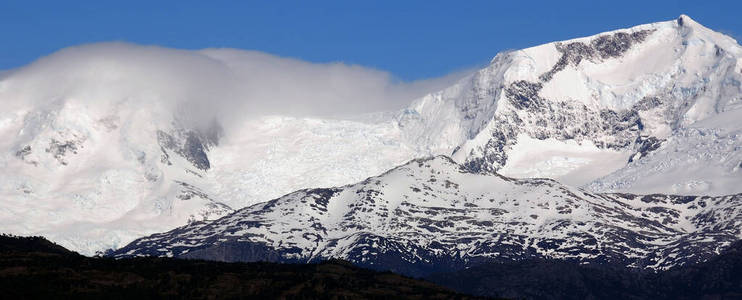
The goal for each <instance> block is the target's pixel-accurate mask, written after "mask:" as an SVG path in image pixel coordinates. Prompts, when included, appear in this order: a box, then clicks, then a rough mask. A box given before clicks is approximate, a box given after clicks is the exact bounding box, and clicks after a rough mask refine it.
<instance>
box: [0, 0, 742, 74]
mask: <svg viewBox="0 0 742 300" xmlns="http://www.w3.org/2000/svg"><path fill="white" fill-rule="evenodd" d="M73 2H74V3H73ZM565 2H566V1H543V2H539V1H531V2H526V1H337V2H335V1H296V2H290V1H254V2H252V1H240V2H237V1H234V2H231V1H173V2H165V1H141V2H140V1H13V0H10V1H2V3H0V37H2V41H0V43H1V45H2V46H1V47H0V70H2V69H10V68H15V67H19V66H22V65H25V64H27V63H29V62H31V61H33V60H35V59H36V58H39V57H41V56H44V55H48V54H50V53H52V52H54V51H56V50H59V49H61V48H64V47H67V46H72V45H78V44H85V43H93V42H102V41H127V42H133V43H139V44H154V45H161V46H166V47H174V48H184V49H201V48H208V47H231V48H240V49H250V50H259V51H264V52H268V53H272V54H276V55H280V56H287V57H294V58H299V59H303V60H307V61H312V62H335V61H340V62H345V63H349V64H359V65H363V66H367V67H372V68H377V69H380V70H385V71H389V72H391V73H392V74H393V75H394V76H395V77H396V78H399V79H401V80H405V81H408V80H416V79H423V78H430V77H437V76H442V75H445V74H448V73H450V72H453V71H457V70H461V69H466V68H471V67H475V66H479V65H483V64H485V63H486V62H487V61H489V59H490V58H491V57H493V56H494V55H495V54H497V52H499V51H502V50H506V49H517V48H524V47H528V46H533V45H538V44H542V43H546V42H550V41H554V40H562V39H568V38H573V37H579V36H585V35H592V34H595V33H599V32H602V31H607V30H612V29H618V28H623V27H629V26H633V25H638V24H643V23H650V22H655V21H662V20H670V19H674V18H676V17H677V16H678V15H680V14H681V13H685V14H688V15H690V16H691V17H692V18H694V19H695V20H696V21H698V22H699V23H701V24H704V25H705V26H707V27H710V28H712V29H714V30H717V31H721V32H724V33H727V34H730V35H732V36H734V37H735V38H737V39H738V40H739V39H740V36H741V35H742V17H741V16H740V12H742V1H650V0H644V1H572V2H568V3H565Z"/></svg>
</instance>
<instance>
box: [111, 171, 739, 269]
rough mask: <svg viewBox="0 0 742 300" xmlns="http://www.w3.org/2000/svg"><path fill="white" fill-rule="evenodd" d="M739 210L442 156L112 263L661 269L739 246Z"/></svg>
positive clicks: (279, 203)
mask: <svg viewBox="0 0 742 300" xmlns="http://www.w3.org/2000/svg"><path fill="white" fill-rule="evenodd" d="M741 204H742V195H733V196H724V197H694V196H667V195H647V196H637V195H630V194H592V193H588V192H585V191H583V190H580V189H576V188H572V187H568V186H565V185H562V184H560V183H558V182H556V181H553V180H550V179H525V180H518V179H513V178H508V177H503V176H501V175H497V174H494V175H487V174H477V173H472V172H470V171H468V170H467V169H466V168H465V167H463V166H462V165H459V164H457V163H455V162H454V161H452V160H451V159H450V158H448V157H445V156H438V157H434V158H428V159H417V160H413V161H411V162H409V163H407V164H405V165H402V166H400V167H397V168H394V169H392V170H390V171H388V172H386V173H384V174H382V175H379V176H376V177H371V178H368V179H366V180H364V181H362V182H359V183H356V184H352V185H347V186H343V187H340V188H329V189H308V190H301V191H297V192H294V193H290V194H288V195H285V196H283V197H280V198H278V199H275V200H272V201H269V202H266V203H260V204H256V205H253V206H250V207H247V208H244V209H241V210H239V211H236V212H234V213H232V214H230V215H228V216H225V217H223V218H221V219H218V220H216V221H208V222H197V223H193V224H190V225H188V226H184V227H181V228H178V229H175V230H172V231H170V232H166V233H161V234H155V235H152V236H149V237H145V238H141V239H138V240H136V241H134V242H133V243H131V244H129V245H128V246H126V247H124V248H122V249H119V250H117V251H116V252H115V253H114V254H113V255H115V256H117V257H127V256H140V255H154V256H175V257H189V258H206V259H217V260H226V261H252V260H273V261H297V262H304V261H312V260H318V259H327V258H342V259H347V260H350V261H352V262H355V263H358V264H361V265H367V266H371V267H376V268H381V269H392V270H395V271H400V272H404V273H407V274H413V275H421V274H425V273H428V272H434V271H445V270H449V271H450V270H451V269H460V268H463V267H466V266H471V265H474V264H477V263H481V262H486V261H493V260H519V259H526V258H534V257H539V258H558V259H568V260H576V261H580V262H584V263H607V264H615V265H620V266H632V267H639V268H660V269H664V268H669V267H671V266H674V265H681V264H685V263H691V262H697V261H700V260H705V259H707V258H708V257H709V256H711V255H714V254H718V253H719V251H720V250H721V249H723V248H724V247H726V246H728V245H730V243H731V242H733V241H736V240H738V239H739V238H740V237H742V231H741V230H742V206H741Z"/></svg>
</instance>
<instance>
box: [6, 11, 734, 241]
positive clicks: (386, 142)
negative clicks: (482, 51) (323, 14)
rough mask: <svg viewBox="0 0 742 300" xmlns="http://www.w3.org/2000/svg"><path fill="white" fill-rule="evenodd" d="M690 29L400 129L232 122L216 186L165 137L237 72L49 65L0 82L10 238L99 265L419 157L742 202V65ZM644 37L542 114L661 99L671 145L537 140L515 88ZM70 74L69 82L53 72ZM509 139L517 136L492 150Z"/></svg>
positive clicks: (545, 63)
mask: <svg viewBox="0 0 742 300" xmlns="http://www.w3.org/2000/svg"><path fill="white" fill-rule="evenodd" d="M679 19H682V25H681V24H680V23H681V22H679V20H672V21H667V22H659V23H653V24H647V25H641V26H637V27H634V28H630V29H621V30H617V31H613V32H608V33H602V34H599V35H596V36H592V37H585V38H580V39H575V40H571V41H563V42H558V43H548V44H544V45H541V46H536V47H532V48H528V49H523V50H517V51H511V52H505V53H500V54H498V55H497V56H496V57H495V58H494V59H493V60H492V62H491V63H490V65H488V66H487V67H485V68H483V69H482V70H479V71H478V72H476V73H475V74H473V75H471V76H467V77H466V78H464V79H462V80H460V81H459V82H458V83H456V84H454V85H452V86H450V87H448V88H446V89H444V90H441V91H439V92H435V93H432V94H429V95H427V96H424V97H422V98H419V99H417V100H414V101H412V103H411V104H410V105H409V106H408V107H407V108H406V109H402V110H400V111H393V112H388V113H380V114H374V115H363V116H351V117H346V118H342V119H341V118H326V117H325V118H320V117H312V118H309V117H296V116H293V117H289V116H283V115H269V116H251V117H249V118H242V119H240V118H234V115H239V114H242V113H244V114H246V115H249V114H250V113H249V106H248V107H245V106H236V107H234V108H233V110H240V111H238V112H236V113H235V114H234V115H231V116H232V118H230V119H229V120H220V121H222V123H224V135H223V136H222V137H221V139H220V140H219V143H218V145H214V146H210V147H207V149H205V150H206V152H205V153H206V154H208V160H209V162H210V168H208V169H206V170H203V169H199V168H197V167H196V166H195V165H194V164H193V163H192V162H191V161H189V160H188V159H187V158H185V157H183V156H182V155H179V154H178V153H176V151H174V150H172V149H165V148H163V147H162V145H161V144H159V143H158V130H159V131H163V132H168V133H172V132H175V131H178V130H182V129H184V128H185V130H196V129H198V128H200V127H202V125H203V123H204V122H202V120H190V119H188V118H187V117H183V114H185V115H186V116H188V113H189V111H193V110H201V109H205V110H208V109H210V108H209V104H208V103H206V104H205V105H203V104H202V105H196V104H197V102H194V101H193V99H202V98H214V97H232V96H233V94H234V93H233V92H234V91H232V90H230V89H232V88H233V84H234V83H233V82H226V81H229V79H225V80H224V81H225V82H222V81H219V80H210V81H208V82H206V83H202V82H201V80H200V78H201V77H199V76H195V75H193V74H195V73H205V74H207V75H208V74H213V76H212V77H216V78H217V79H218V78H219V76H221V75H220V74H221V73H220V72H219V71H218V70H215V69H214V68H215V67H213V65H212V64H211V63H213V61H217V62H219V61H220V59H225V58H224V57H227V56H229V55H222V54H224V53H222V54H219V52H218V51H213V50H212V51H211V52H210V51H206V52H203V53H205V54H208V55H207V58H205V59H204V61H200V60H199V62H198V63H196V64H195V65H193V66H191V67H189V68H183V69H180V68H177V67H173V64H170V63H169V62H172V60H180V59H183V60H184V59H185V58H183V57H181V55H180V54H182V55H186V54H187V53H188V51H181V52H183V53H186V54H183V53H180V54H179V55H175V57H161V56H155V57H151V60H150V61H145V64H144V65H145V66H146V68H144V70H146V74H145V73H142V71H141V66H130V65H129V64H126V63H121V61H120V60H116V59H115V57H116V56H115V53H114V55H113V56H112V57H113V58H111V57H99V56H96V57H92V58H90V59H88V60H85V59H83V60H82V62H81V60H75V62H76V63H77V65H70V64H71V63H68V62H67V61H64V60H58V59H57V60H55V59H54V58H53V57H50V58H45V59H42V60H41V61H40V62H37V63H34V64H32V65H30V66H28V67H25V68H22V69H19V70H13V71H10V72H7V73H3V77H0V103H2V104H3V109H2V110H1V111H0V201H2V207H1V208H0V228H2V231H3V232H9V233H15V234H25V235H30V234H34V235H44V236H46V237H48V238H50V239H51V240H53V241H55V242H58V243H60V244H62V245H63V246H65V247H68V248H70V249H72V250H76V251H79V252H81V253H83V254H93V253H95V252H96V251H102V250H106V249H110V248H118V247H121V246H123V245H125V244H127V243H128V242H130V241H132V240H134V239H135V238H137V237H141V236H144V235H148V234H151V233H155V232H162V231H165V230H168V229H172V228H174V227H177V226H181V225H184V224H186V223H188V222H190V221H196V220H211V219H216V218H218V217H221V216H224V215H226V214H228V213H229V212H231V211H232V210H233V209H239V208H242V207H246V206H249V205H253V204H255V203H258V202H262V201H267V200H270V199H274V198H277V197H279V196H281V195H284V194H286V193H289V192H292V191H295V190H299V189H303V188H310V187H327V186H341V185H344V184H350V183H353V182H357V181H360V180H362V179H364V178H367V177H369V176H372V175H374V174H378V173H381V172H383V171H384V170H388V169H391V168H392V167H394V166H397V165H399V164H401V163H403V162H405V161H408V160H410V159H413V158H416V157H423V156H429V155H437V154H445V155H451V154H452V153H453V155H452V157H453V158H454V160H456V161H457V162H459V163H462V164H464V165H467V164H466V163H467V162H471V161H475V160H476V159H479V158H486V157H487V155H488V153H493V152H494V153H500V152H501V153H503V154H505V155H506V156H507V159H506V160H504V161H503V163H502V164H498V163H496V162H492V161H487V164H488V166H491V167H492V169H496V170H499V172H500V173H502V174H504V175H508V176H513V177H550V178H556V179H559V180H561V181H564V182H566V183H569V184H571V185H576V186H580V185H584V186H585V187H586V188H588V189H591V190H593V191H622V192H633V193H677V194H709V195H723V194H733V193H740V192H742V185H739V184H735V182H739V180H740V179H742V177H740V174H742V173H740V172H742V171H740V169H741V168H742V165H740V164H741V163H742V157H741V156H740V155H742V154H740V153H742V151H741V149H742V148H740V147H742V145H741V144H742V142H740V135H739V130H740V128H741V127H740V126H739V125H740V120H741V119H740V117H742V116H740V114H739V111H740V110H739V109H740V108H742V85H741V84H740V82H742V47H740V46H739V44H738V43H737V42H736V41H734V40H733V39H732V38H730V37H728V36H725V35H722V34H720V33H716V32H713V31H711V30H709V29H707V28H705V27H703V26H702V25H700V24H698V23H696V22H695V21H693V20H692V19H690V18H689V17H688V16H681V17H680V18H679ZM640 31H648V32H650V33H649V34H648V35H647V37H646V38H645V39H644V40H643V41H641V42H636V43H634V44H632V45H631V47H629V48H628V50H627V51H625V52H624V53H623V54H622V55H620V56H618V57H608V58H600V57H598V58H594V59H583V60H582V61H581V62H580V63H577V64H569V65H567V66H566V67H565V68H564V69H563V70H560V71H559V72H556V73H555V74H554V75H553V77H552V78H551V79H550V80H547V81H543V82H542V88H541V89H540V90H539V91H538V96H539V97H541V98H543V99H544V101H546V102H545V103H555V104H560V103H561V104H560V105H562V104H564V105H563V106H565V105H566V106H565V107H568V108H566V109H565V110H566V111H568V112H573V111H577V112H578V113H575V115H576V116H582V117H585V116H592V115H596V114H598V112H600V111H601V110H613V111H618V112H621V111H626V110H629V109H632V108H633V107H635V106H636V105H638V104H641V103H642V101H643V100H646V99H647V98H652V97H656V98H657V99H660V100H661V101H660V102H661V103H660V104H659V105H656V106H651V107H649V108H647V109H642V110H640V111H638V115H639V116H640V117H641V123H642V126H643V128H642V129H637V130H638V131H637V132H635V133H633V132H632V133H631V134H636V135H637V136H638V135H641V136H653V137H657V138H659V139H666V141H665V142H663V143H662V144H661V146H660V148H658V149H657V150H655V151H652V152H650V153H649V154H647V155H646V156H645V157H642V158H640V159H638V160H635V161H634V162H632V163H630V164H629V163H627V161H628V157H630V156H632V154H633V153H634V152H635V151H636V149H637V148H638V145H635V144H633V143H632V144H629V145H625V146H621V147H612V148H611V147H605V146H601V145H604V144H606V143H610V142H611V141H614V140H616V139H617V138H616V136H615V135H613V133H611V131H610V130H609V129H604V128H598V129H596V130H597V131H590V133H589V134H582V135H580V134H575V133H580V132H581V131H580V130H581V129H582V128H581V126H582V125H580V124H576V123H575V124H572V123H570V122H562V123H555V124H556V125H554V124H552V123H548V124H547V125H540V124H541V123H539V121H540V119H539V118H540V117H541V114H540V113H538V112H533V111H528V110H525V109H522V108H520V107H518V106H517V105H516V104H514V103H513V102H512V101H510V100H508V98H507V93H506V92H505V90H506V89H507V87H508V86H510V85H511V84H513V83H515V82H518V81H523V80H525V81H529V82H539V80H540V79H539V77H540V76H541V75H542V74H544V73H545V72H548V71H549V70H550V69H552V67H553V66H554V65H555V64H556V63H557V62H558V61H559V59H560V52H559V50H558V48H557V47H558V45H565V44H568V43H571V42H586V43H589V42H590V41H593V40H595V39H597V38H599V37H600V36H605V35H611V34H616V33H629V34H631V33H635V32H640ZM210 53H211V54H210ZM222 62H223V63H224V65H228V66H231V64H230V63H229V62H228V61H222ZM60 65H61V66H62V67H64V69H63V70H73V71H74V72H51V71H49V72H46V70H47V68H49V69H57V68H59V67H60ZM137 67H139V68H137ZM241 71H245V70H241ZM132 78H134V79H132ZM172 78H175V79H177V80H171V79H172ZM271 78H273V77H271ZM276 78H279V77H276ZM50 82H51V83H50ZM203 85H208V86H203ZM191 86H194V87H203V89H202V91H200V90H201V89H198V88H195V89H194V88H186V87H191ZM40 87H44V88H40ZM199 91H200V92H199ZM213 91H219V92H218V93H214V92H213ZM194 103H195V104H194ZM183 107H186V109H183ZM582 107H584V109H583V108H582ZM189 109H190V110H189ZM241 110H245V111H244V112H243V111H241ZM514 116H517V118H516V117H514ZM516 119H518V120H526V121H524V123H514V122H516V121H513V120H516ZM183 120H188V121H183ZM587 123H590V122H587ZM503 126H507V127H508V128H509V129H508V130H510V132H512V133H513V136H512V137H511V138H509V139H507V141H508V142H507V143H506V144H505V145H504V147H503V149H502V150H493V148H492V147H491V144H492V140H493V134H494V133H496V132H497V131H498V130H502V129H503ZM538 133H546V136H536V134H538ZM554 133H559V135H554ZM562 133H567V134H562ZM632 141H633V139H632ZM26 150H28V151H26ZM165 157H167V159H165Z"/></svg>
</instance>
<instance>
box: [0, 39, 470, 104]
mask: <svg viewBox="0 0 742 300" xmlns="http://www.w3.org/2000/svg"><path fill="white" fill-rule="evenodd" d="M469 73H470V72H469V71H460V72H456V73H453V74H450V75H448V76H444V77H441V78H435V79H429V80H421V81H414V82H400V81H397V80H395V79H394V78H393V76H392V75H390V74H389V73H387V72H384V71H380V70H375V69H371V68H366V67H362V66H357V65H348V64H344V63H311V62H306V61H301V60H297V59H292V58H284V57H278V56H274V55H270V54H266V53H262V52H257V51H245V50H237V49H204V50H179V49H170V48H163V47H157V46H142V45H135V44H129V43H100V44H90V45H83V46H76V47H70V48H65V49H62V50H60V51H58V52H56V53H54V54H51V55H49V56H47V57H44V58H41V59H39V60H37V61H35V62H33V63H32V64H30V65H28V66H25V67H22V68H19V69H15V70H11V71H7V72H5V73H4V74H0V75H2V76H4V78H3V77H0V101H2V102H4V104H5V105H6V108H7V109H11V110H12V109H14V108H15V109H23V108H24V106H33V107H39V106H44V105H51V104H52V103H54V102H55V101H60V99H81V100H80V101H83V102H84V104H85V105H86V106H92V107H95V106H101V107H110V105H112V104H115V103H118V102H122V101H136V102H137V103H138V105H142V106H143V107H146V106H147V105H165V106H166V107H168V108H170V109H179V110H187V111H190V112H194V113H195V114H199V115H205V114H207V112H208V114H209V115H210V114H213V113H219V114H224V113H227V114H239V115H240V116H243V117H244V116H260V115H275V114H279V115H291V116H320V117H327V116H338V115H348V114H359V113H366V112H375V111H386V110H394V109H399V108H402V107H404V106H406V105H407V104H409V102H410V101H411V100H414V99H415V98H418V97H421V96H423V95H425V94H427V93H430V92H434V91H437V90H440V89H442V88H444V87H446V86H449V85H451V84H453V83H454V82H455V81H457V80H459V79H461V78H463V77H464V76H466V75H467V74H469Z"/></svg>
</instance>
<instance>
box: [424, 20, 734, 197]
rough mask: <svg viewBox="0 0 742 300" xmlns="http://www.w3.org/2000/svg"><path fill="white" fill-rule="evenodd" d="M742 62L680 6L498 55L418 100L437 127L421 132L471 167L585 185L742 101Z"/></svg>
mask: <svg viewBox="0 0 742 300" xmlns="http://www.w3.org/2000/svg"><path fill="white" fill-rule="evenodd" d="M741 61H742V47H740V46H739V44H737V42H736V41H735V40H734V39H732V38H730V37H728V36H725V35H722V34H719V33H716V32H714V31H712V30H709V29H708V28H705V27H703V26H702V25H700V24H698V23H696V22H695V21H693V20H692V19H690V18H689V17H688V16H685V15H683V16H680V17H679V18H678V19H676V20H672V21H666V22H659V23H653V24H647V25H640V26H636V27H632V28H629V29H621V30H616V31H610V32H606V33H601V34H598V35H595V36H590V37H584V38H578V39H573V40H568V41H561V42H554V43H549V44H544V45H540V46H536V47H532V48H527V49H523V50H517V51H511V52H507V53H502V54H499V55H498V56H497V57H495V58H494V59H493V60H492V63H491V64H490V65H489V66H488V67H486V68H485V69H483V70H481V71H479V72H478V73H476V74H475V75H473V76H472V77H471V78H468V79H467V80H464V81H462V82H460V83H459V84H458V85H456V86H454V87H452V88H449V89H447V90H444V91H442V92H440V93H436V94H433V95H430V96H427V97H425V98H423V99H420V100H418V101H417V102H416V103H415V104H413V105H412V106H411V108H412V110H413V112H414V114H413V115H415V116H421V117H420V118H419V120H420V121H419V122H421V123H422V124H423V125H417V126H418V127H420V128H425V129H427V130H429V131H427V132H425V133H428V134H426V135H424V137H423V139H429V138H428V136H434V137H435V136H438V137H440V138H439V140H437V141H435V142H434V143H433V144H434V145H438V146H439V148H446V147H451V145H456V146H454V147H458V148H455V151H454V153H453V155H454V158H455V159H456V160H457V161H459V162H462V163H464V164H465V165H467V167H469V168H471V169H472V170H481V171H485V172H492V171H496V170H497V171H499V172H501V173H503V174H508V175H511V176H516V177H532V176H535V177H552V178H556V179H560V180H563V181H565V182H567V183H570V184H575V185H582V184H585V183H588V182H590V181H592V180H595V179H597V178H599V177H601V176H604V175H608V174H609V173H612V172H614V171H617V170H619V169H621V168H623V167H624V166H626V165H627V162H629V161H635V160H639V158H640V157H641V155H648V152H649V151H646V150H647V149H654V148H657V147H660V146H661V144H662V141H663V140H665V139H667V138H668V137H670V136H672V135H673V134H674V133H675V132H677V131H678V130H681V129H682V128H685V127H687V126H689V125H691V124H693V123H695V122H697V121H700V120H705V119H708V118H713V117H715V116H716V115H717V114H718V113H720V112H725V111H730V110H735V109H738V108H739V107H740V106H739V105H740V100H741V99H742V96H741V95H742V87H740V84H739V82H740V79H741V78H742V77H740V76H741V74H740V70H741V69H740V68H739V67H738V66H739V65H740V62H741ZM440 120H443V121H444V122H440ZM436 133H438V134H439V135H436ZM441 133H442V134H441ZM459 146H460V147H459ZM434 149H436V148H434ZM660 151H661V150H660ZM642 152H644V153H642ZM730 176H732V177H737V178H739V176H740V175H739V174H731V175H730ZM708 179H710V178H705V179H701V180H708ZM630 188H631V187H630V186H624V187H623V188H622V189H621V190H630ZM668 188H669V186H668V185H667V184H661V185H657V186H656V189H655V190H652V192H671V190H670V189H668ZM735 188H736V187H734V186H718V187H712V188H710V189H709V190H672V191H674V192H682V193H687V192H691V193H692V192H697V193H699V192H700V193H705V192H712V193H715V194H723V193H730V192H735V191H737V192H738V191H739V190H736V189H735Z"/></svg>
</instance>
